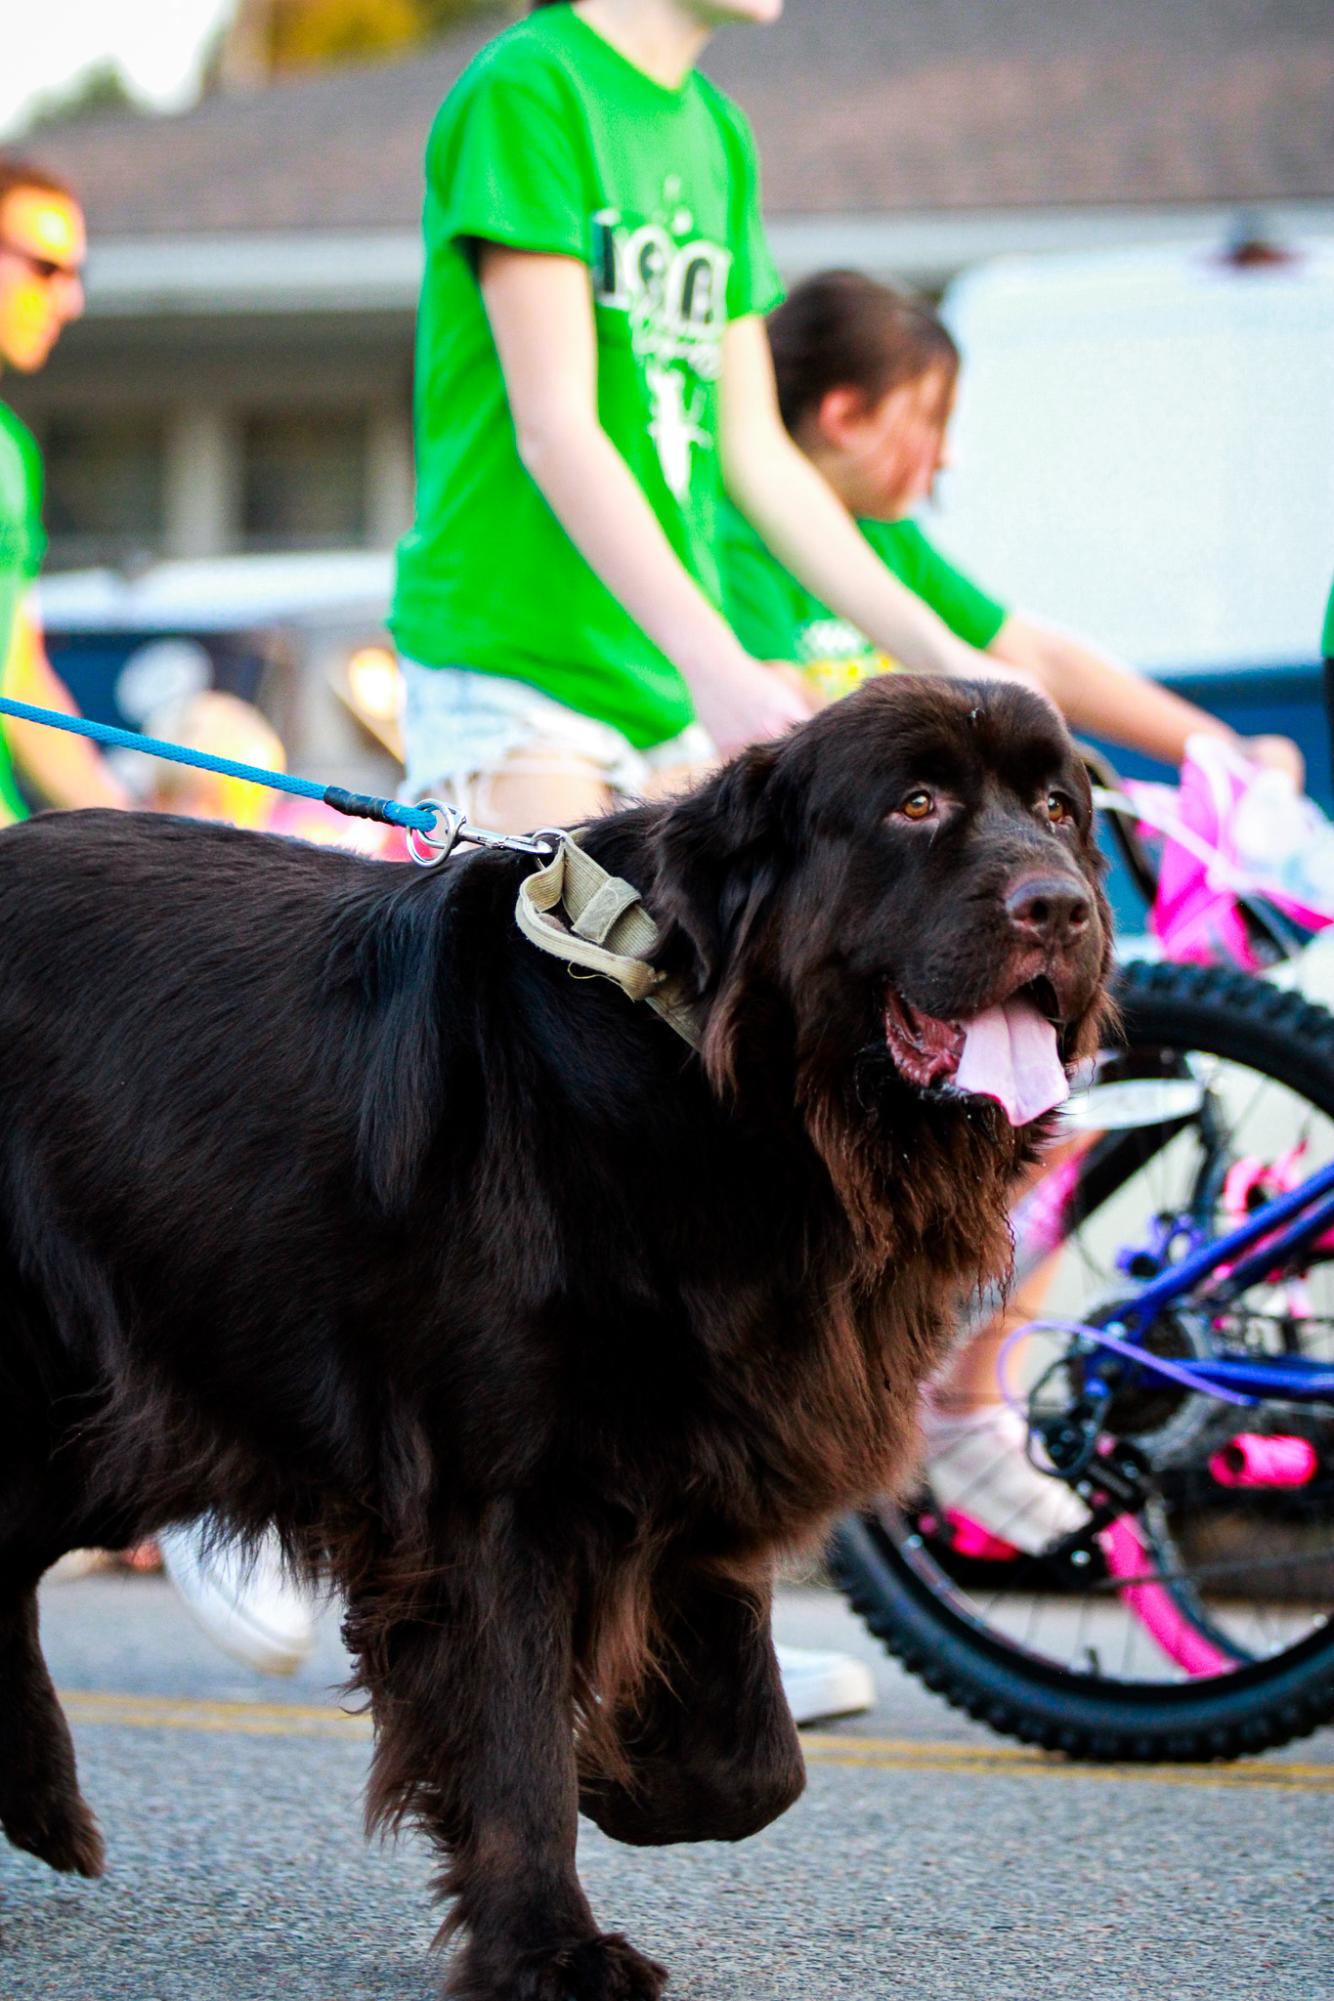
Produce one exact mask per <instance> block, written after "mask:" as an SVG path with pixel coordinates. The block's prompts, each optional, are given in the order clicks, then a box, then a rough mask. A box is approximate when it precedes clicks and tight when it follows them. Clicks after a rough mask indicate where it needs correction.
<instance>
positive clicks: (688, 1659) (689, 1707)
mask: <svg viewBox="0 0 1334 2001" xmlns="http://www.w3.org/2000/svg"><path fill="white" fill-rule="evenodd" d="M772 1599H773V1591H772V1586H771V1585H770V1584H769V1582H768V1580H767V1579H761V1580H759V1581H753V1582H751V1583H749V1584H740V1583H732V1582H729V1581H726V1580H721V1579H718V1578H716V1577H713V1576H709V1575H706V1574H703V1573H701V1572H696V1571H692V1570H689V1569H686V1570H684V1571H681V1572H678V1573H676V1574H674V1575H673V1574H667V1575H664V1576H663V1577H662V1578H660V1579H659V1582H658V1585H657V1588H656V1590H655V1593H654V1622H655V1625H656V1627H657V1630H658V1632H659V1634H660V1635H661V1646H662V1661H663V1674H662V1676H661V1677H660V1678H658V1679H656V1680H653V1681H651V1682H649V1683H648V1684H647V1685H646V1687H645V1688H644V1690H643V1691H642V1692H641V1694H640V1695H639V1696H638V1698H637V1700H636V1701H635V1702H634V1703H633V1704H632V1705H630V1706H628V1707H626V1708H624V1709H622V1710H619V1711H618V1712H617V1714H616V1716H615V1719H614V1720H615V1724H616V1732H617V1736H618V1738H619V1740H620V1748H621V1751H622V1754H623V1756H624V1758H625V1761H626V1764H627V1766H628V1768H629V1775H630V1784H629V1785H626V1784H624V1783H623V1782H622V1781H621V1780H620V1779H619V1778H617V1777H614V1776H610V1775H599V1774H596V1773H590V1774H588V1775H586V1777H585V1780H584V1786H583V1793H582V1797H581V1800H580V1806H581V1808H582V1811H583V1812H584V1813H586V1814H587V1815H588V1817H589V1818H590V1820H595V1821H596V1822H597V1824H598V1826H599V1827H601V1828H602V1829H603V1831H604V1832H605V1833H607V1834H610V1835H612V1836H614V1838H615V1839H616V1840H617V1841H628V1842H631V1843H633V1844H634V1845H636V1846H661V1845H663V1844H666V1843H668V1842H677V1841H741V1840H744V1839H745V1838H746V1837H747V1836H748V1835H751V1834H755V1833H757V1832H758V1831H759V1829H760V1828H762V1827H767V1826H768V1825H769V1822H770V1821H772V1820H776V1819H777V1818H778V1816H779V1814H781V1813H786V1811H787V1809H788V1808H789V1807H790V1806H791V1805H792V1804H793V1802H794V1800H796V1799H797V1798H798V1796H799V1795H800V1793H801V1790H802V1788H803V1786H804V1785H805V1783H806V1770H805V1761H804V1760H803V1758H802V1754H801V1745H800V1743H799V1741H798V1738H797V1731H796V1726H795V1724H794V1723H793V1721H792V1713H791V1711H790V1710H789V1708H788V1706H787V1698H786V1696H785V1695H784V1694H783V1685H782V1682H781V1680H780V1679H779V1674H778V1662H777V1659H776V1657H775V1655H774V1647H773V1640H772V1638H771V1636H770V1631H769V1623H770V1611H771V1606H772Z"/></svg>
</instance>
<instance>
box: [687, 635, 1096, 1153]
mask: <svg viewBox="0 0 1334 2001" xmlns="http://www.w3.org/2000/svg"><path fill="white" fill-rule="evenodd" d="M1092 821H1093V812H1092V802H1091V798H1090V792H1089V784H1088V779H1087V776H1086V774H1085V772H1084V769H1083V767H1082V765H1081V763H1080V761H1079V758H1078V756H1077V754H1076V752H1075V750H1074V747H1073V745H1072V743H1071V740H1070V737H1069V735H1068V733H1067V731H1066V730H1065V728H1064V726H1063V724H1062V723H1061V722H1060V720H1059V719H1058V718H1057V716H1056V715H1055V713H1054V712H1053V711H1052V710H1051V709H1050V708H1049V707H1048V706H1047V705H1046V704H1045V703H1044V702H1042V701H1040V700H1039V699H1038V698H1037V697H1036V696H1033V695H1031V694H1029V693H1027V692H1026V691H1025V690H1023V689H1021V688H1018V687H1013V686H1010V685H1006V684H1002V683H998V682H988V683H981V682H979V683H975V684H965V683H958V682H937V681H928V680H926V679H923V678H920V677H916V676H907V675H903V676H889V677H886V678H884V679H882V680H879V681H877V682H874V683H872V684H871V685H870V686H868V687H866V688H865V689H863V690H862V691H861V692H860V693H859V694H857V695H855V696H853V697H852V698H851V699H849V700H847V701H844V702H840V703H837V704H836V705H835V706H834V707H832V708H830V709H828V710H826V711H825V712H824V713H823V714H822V715H820V716H818V717H816V718H815V719H813V720H812V722H810V723H809V724H808V725H806V727H805V728H803V729H801V730H798V731H796V732H794V733H793V735H792V736H790V737H788V738H786V739H785V740H783V741H782V742H781V743H778V744H775V745H768V746H763V747H761V748H759V749H756V750H754V751H751V752H749V753H747V754H746V756H744V757H743V758H741V759H739V760H738V761H737V762H736V763H734V764H733V765H731V766H729V767H728V769H727V771H725V772H724V773H723V774H721V776H720V778H719V779H718V780H717V781H715V783H714V784H713V785H712V786H710V787H706V788H705V790H704V791H703V792H702V793H700V794H697V795H695V797H694V798H693V799H692V800H689V801H686V802H683V804H682V806H681V807H679V808H678V809H676V811H675V812H674V813H673V815H672V816H671V818H670V819H669V822H668V825H667V830H666V845H667V847H668V850H669V851H671V852H673V853H674V854H675V857H676V859H677V861H678V863H679V864H681V865H682V866H681V868H680V872H679V873H678V874H677V876H676V880H677V884H678V893H677V894H676V895H675V897H674V899H673V914H674V915H675V916H676V917H677V919H678V921H679V923H680V924H681V926H682V927H683V928H684V929H685V930H686V931H687V932H688V933H689V934H690V936H691V938H692V941H693V943H694V945H695V947H696V951H697V954H698V960H699V964H700V966H701V967H702V972H703V981H702V984H703V991H704V995H705V998H706V999H711V1000H712V1002H713V1006H712V1007H711V1009H710V1023H709V1031H708V1037H707V1040H706V1057H707V1058H708V1059H709V1061H710V1064H711V1067H712V1068H713V1069H714V1072H715V1074H716V1075H717V1076H718V1077H719V1078H720V1080H725V1081H727V1082H730V1083H733V1084H736V1083H738V1082H739V1080H740V1079H741V1078H742V1077H743V1076H744V1075H745V1074H746V1073H747V1071H748V1070H749V1069H750V1068H751V1067H752V1066H751V1062H750V1058H751V1057H752V1055H760V1054H762V1052H761V1051H759V1050H752V1049H749V1048H748V1046H747V1044H748V1038H757V1039H758V1040H759V1041H760V1042H764V1041H767V1040H768V1039H769V1034H770V1033H771V1031H772V1027H773V1025H774V1021H775V1015H776V1013H782V1014H785V1015H786V1016H787V1019H788V1023H789V1025H790V1035H791V1038H792V1041H791V1046H792V1052H793V1055H794V1057H795V1060H796V1063H797V1066H798V1068H799V1070H802V1071H807V1072H809V1071H810V1070H811V1069H812V1068H814V1069H816V1070H818V1071H819V1072H820V1073H822V1075H823V1076H824V1077H825V1079H826V1083H827V1084H833V1083H834V1081H835V1073H837V1072H839V1071H842V1072H844V1073H845V1074H846V1073H848V1072H850V1071H851V1070H852V1069H853V1068H854V1067H855V1066H856V1064H857V1063H858V1062H859V1061H861V1060H863V1059H864V1058H865V1056H866V1054H867V1052H868V1050H869V1049H872V1048H875V1049H877V1050H878V1051H879V1052H880V1053H881V1055H882V1057H885V1058H887V1059H888V1063H889V1065H890V1066H891V1067H892V1071H893V1073H894V1075H895V1077H896V1079H897V1080H898V1081H899V1082H901V1083H902V1084H904V1085H906V1086H908V1087H910V1088H911V1089H912V1090H914V1091H915V1092H918V1093H923V1092H924V1093H928V1094H930V1095H933V1096H934V1095H937V1094H942V1093H943V1094H946V1095H948V1096H954V1097H957V1096H959V1095H969V1094H971V1093H973V1092H977V1093H978V1094H979V1095H988V1096H994V1097H997V1098H999V1100H1000V1102H1001V1103H1003V1104H1005V1106H1006V1109H1007V1110H1008V1111H1009V1112H1010V1116H1011V1121H1012V1123H1014V1124H1016V1125H1018V1124H1022V1123H1025V1122H1026V1120H1027V1119H1028V1118H1032V1117H1033V1116H1035V1114H1034V1112H1033V1111H1032V1110H1031V1109H1029V1107H1030V1106H1031V1105H1032V1104H1035V1103H1037V1101H1038V1099H1039V1098H1040V1097H1041V1095H1042V1091H1043V1078H1044V1070H1045V1074H1046V1079H1047V1081H1048V1082H1049V1081H1050V1079H1051V1075H1052V1073H1053V1071H1054V1072H1055V1078H1056V1084H1057V1088H1058V1091H1059V1085H1060V1073H1061V1067H1062V1065H1065V1066H1068V1065H1069V1064H1071V1063H1072V1062H1074V1061H1075V1060H1077V1059H1078V1058H1079V1057H1081V1056H1083V1055H1085V1054H1088V1053H1091V1049H1092V1047H1093V1046H1094V1045H1095V1043H1096V1035H1097V1026H1098V1017H1099V1013H1100V1009H1101V1004H1102V999H1103V982H1104V980H1105V977H1106V971H1107V966H1108V959H1109V919H1108V912H1107V906H1106V902H1105V900H1104V898H1103V895H1102V891H1101V887H1100V879H1101V874H1102V862H1101V858H1100V856H1099V854H1098V851H1097V849H1096V847H1095V844H1094V839H1093V826H1092ZM664 889H665V890H666V891H667V892H668V893H669V894H670V887H669V885H667V884H666V883H665V884H664ZM766 1023H767V1024H768V1030H766ZM998 1038H999V1040H998ZM882 1067H883V1066H882ZM997 1069H999V1071H1000V1072H1001V1073H1003V1074H1002V1077H1001V1082H1000V1085H999V1087H998V1088H994V1089H993V1088H992V1082H991V1079H992V1076H993V1073H995V1072H996V1071H997Z"/></svg>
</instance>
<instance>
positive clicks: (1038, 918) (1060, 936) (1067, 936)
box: [1005, 875, 1093, 948]
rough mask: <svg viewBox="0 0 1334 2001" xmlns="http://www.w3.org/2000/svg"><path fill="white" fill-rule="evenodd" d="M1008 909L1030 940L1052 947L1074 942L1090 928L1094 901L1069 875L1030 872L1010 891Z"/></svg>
mask: <svg viewBox="0 0 1334 2001" xmlns="http://www.w3.org/2000/svg"><path fill="white" fill-rule="evenodd" d="M1005 911H1006V915H1007V916H1008V917H1009V919H1010V922H1011V923H1012V924H1013V925H1014V928H1015V930H1016V931H1018V932H1020V933H1021V934H1022V936H1023V937H1024V938H1025V939H1026V940H1028V941H1030V942H1031V943H1033V944H1035V945H1046V946H1047V947H1048V948H1050V947H1052V946H1060V945H1070V944H1073V943H1074V941H1075V940H1076V939H1077V938H1078V937H1079V936H1080V934H1081V932H1083V931H1086V930H1087V929H1088V923H1089V919H1090V917H1091V916H1092V915H1093V903H1092V900H1091V898H1090V897H1089V895H1088V892H1087V891H1086V890H1084V889H1083V888H1081V886H1080V885H1079V884H1078V883H1077V882H1072V881H1071V880H1070V879H1069V877H1068V876H1052V875H1030V876H1025V878H1024V880H1023V881H1022V882H1017V883H1016V884H1015V886H1014V888H1013V889H1012V890H1011V891H1010V893H1009V895H1008V896H1007V897H1006V899H1005Z"/></svg>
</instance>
